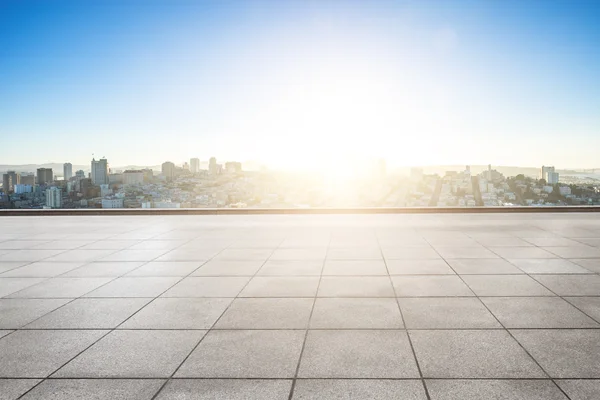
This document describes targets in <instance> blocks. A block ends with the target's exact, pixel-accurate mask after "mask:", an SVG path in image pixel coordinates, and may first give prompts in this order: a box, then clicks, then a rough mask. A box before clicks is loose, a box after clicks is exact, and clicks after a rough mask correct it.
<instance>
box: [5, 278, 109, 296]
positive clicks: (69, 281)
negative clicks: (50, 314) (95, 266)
mask: <svg viewBox="0 0 600 400" xmlns="http://www.w3.org/2000/svg"><path fill="white" fill-rule="evenodd" d="M110 280H111V278H50V279H47V280H44V281H43V282H40V283H38V284H37V285H34V286H30V287H28V288H26V289H23V290H21V291H19V292H16V293H13V294H11V295H10V297H15V298H75V297H80V296H83V295H84V294H86V293H89V292H91V291H93V290H94V289H96V288H98V287H100V286H102V285H104V284H106V283H108V282H110Z"/></svg>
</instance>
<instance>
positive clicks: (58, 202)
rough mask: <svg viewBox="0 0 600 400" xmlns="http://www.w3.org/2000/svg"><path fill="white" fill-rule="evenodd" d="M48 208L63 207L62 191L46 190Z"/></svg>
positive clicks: (55, 189)
mask: <svg viewBox="0 0 600 400" xmlns="http://www.w3.org/2000/svg"><path fill="white" fill-rule="evenodd" d="M46 206H48V207H50V208H60V207H61V206H62V191H61V190H60V189H59V188H57V187H51V188H48V189H46Z"/></svg>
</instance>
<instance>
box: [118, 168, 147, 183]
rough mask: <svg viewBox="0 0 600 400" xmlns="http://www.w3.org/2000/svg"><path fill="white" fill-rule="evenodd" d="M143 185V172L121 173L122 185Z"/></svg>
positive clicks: (130, 171)
mask: <svg viewBox="0 0 600 400" xmlns="http://www.w3.org/2000/svg"><path fill="white" fill-rule="evenodd" d="M143 183H144V171H141V170H128V171H125V172H123V185H142V184H143Z"/></svg>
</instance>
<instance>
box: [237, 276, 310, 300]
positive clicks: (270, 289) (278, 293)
mask: <svg viewBox="0 0 600 400" xmlns="http://www.w3.org/2000/svg"><path fill="white" fill-rule="evenodd" d="M318 285H319V278H317V277H312V276H310V277H308V276H307V277H296V276H294V277H287V276H285V277H275V276H257V277H254V278H252V280H250V282H249V283H248V286H246V287H245V288H244V290H242V292H241V293H240V297H314V296H315V294H316V292H317V286H318Z"/></svg>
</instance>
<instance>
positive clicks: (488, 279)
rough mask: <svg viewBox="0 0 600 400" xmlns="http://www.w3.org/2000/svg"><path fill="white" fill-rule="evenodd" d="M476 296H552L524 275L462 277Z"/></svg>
mask: <svg viewBox="0 0 600 400" xmlns="http://www.w3.org/2000/svg"><path fill="white" fill-rule="evenodd" d="M462 278H463V279H464V280H465V282H466V283H467V285H469V287H470V288H471V289H473V291H474V292H475V294H477V296H553V293H552V292H550V291H549V290H548V289H546V288H545V287H543V286H542V285H540V284H539V283H538V282H536V281H535V280H534V279H533V278H531V277H529V276H526V275H462Z"/></svg>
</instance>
